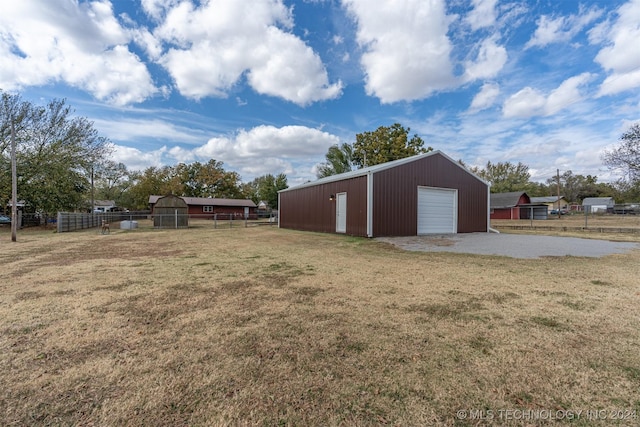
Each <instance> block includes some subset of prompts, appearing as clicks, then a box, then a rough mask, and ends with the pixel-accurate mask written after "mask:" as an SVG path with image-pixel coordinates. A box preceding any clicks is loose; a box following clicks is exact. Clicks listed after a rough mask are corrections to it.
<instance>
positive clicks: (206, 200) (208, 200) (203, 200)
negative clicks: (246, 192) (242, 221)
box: [149, 195, 256, 208]
mask: <svg viewBox="0 0 640 427" xmlns="http://www.w3.org/2000/svg"><path fill="white" fill-rule="evenodd" d="M161 197H164V196H156V195H153V196H149V204H150V205H155V204H156V202H157V201H158V199H159V198H161ZM178 197H180V198H181V199H182V200H184V201H185V203H186V204H187V205H191V206H238V207H249V208H255V207H256V204H255V203H254V202H253V200H249V199H214V198H213V197H182V196H178Z"/></svg>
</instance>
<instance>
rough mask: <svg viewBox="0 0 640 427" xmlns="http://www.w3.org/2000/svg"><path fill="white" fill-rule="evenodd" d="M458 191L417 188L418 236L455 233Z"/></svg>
mask: <svg viewBox="0 0 640 427" xmlns="http://www.w3.org/2000/svg"><path fill="white" fill-rule="evenodd" d="M457 223H458V191H457V190H455V189H449V188H429V187H418V234H433V233H456V232H457Z"/></svg>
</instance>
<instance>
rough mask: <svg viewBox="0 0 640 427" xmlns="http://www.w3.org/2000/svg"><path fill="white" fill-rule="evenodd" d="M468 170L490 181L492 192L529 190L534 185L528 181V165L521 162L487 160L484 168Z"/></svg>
mask: <svg viewBox="0 0 640 427" xmlns="http://www.w3.org/2000/svg"><path fill="white" fill-rule="evenodd" d="M470 170H471V172H473V173H475V174H476V175H478V176H479V177H480V178H482V179H484V180H485V181H488V182H489V183H491V192H492V193H508V192H511V191H525V192H530V191H531V190H534V189H535V187H536V186H535V185H533V184H532V183H530V182H529V179H530V178H531V174H530V173H529V166H527V165H525V164H523V163H521V162H519V163H518V164H517V165H515V164H513V163H510V162H498V163H491V162H490V161H489V162H487V165H486V166H485V167H484V169H481V168H477V167H475V168H471V169H470ZM531 192H533V191H531ZM527 194H528V193H527Z"/></svg>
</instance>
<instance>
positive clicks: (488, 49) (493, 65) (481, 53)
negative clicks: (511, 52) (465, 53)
mask: <svg viewBox="0 0 640 427" xmlns="http://www.w3.org/2000/svg"><path fill="white" fill-rule="evenodd" d="M495 39H496V37H495V36H491V37H489V38H487V39H485V40H483V41H482V42H481V43H480V45H479V47H478V55H477V57H476V60H475V61H474V62H471V61H468V62H467V63H466V64H465V68H466V69H465V76H464V79H465V81H473V80H478V79H487V78H492V77H495V76H496V75H498V73H499V72H500V70H502V68H503V67H504V64H506V63H507V49H505V48H504V46H499V45H498V44H497V43H496V40H495Z"/></svg>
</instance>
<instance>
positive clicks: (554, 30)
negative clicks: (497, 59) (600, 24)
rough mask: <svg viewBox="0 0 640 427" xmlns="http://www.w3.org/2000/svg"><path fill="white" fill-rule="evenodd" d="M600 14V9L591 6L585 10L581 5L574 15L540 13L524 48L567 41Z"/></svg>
mask: <svg viewBox="0 0 640 427" xmlns="http://www.w3.org/2000/svg"><path fill="white" fill-rule="evenodd" d="M600 16H602V11H601V10H600V9H598V8H596V7H592V8H591V9H588V10H587V9H584V7H582V6H581V7H580V10H579V12H578V14H576V15H569V16H560V17H557V18H554V17H550V16H547V15H542V16H541V17H540V18H539V19H538V21H537V24H538V27H537V28H536V31H535V33H534V34H533V37H531V39H530V40H529V41H528V42H527V44H526V45H525V49H527V48H531V47H544V46H547V45H550V44H553V43H561V42H566V41H569V40H571V39H572V38H573V37H574V36H575V35H576V34H578V33H579V32H580V31H582V30H583V29H584V28H585V27H586V26H587V25H589V24H591V23H592V22H594V21H595V20H596V19H598V18H599V17H600Z"/></svg>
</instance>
